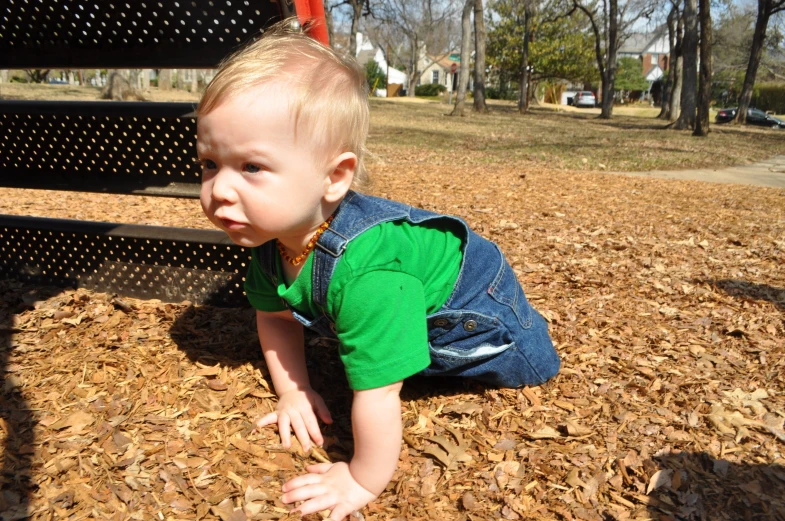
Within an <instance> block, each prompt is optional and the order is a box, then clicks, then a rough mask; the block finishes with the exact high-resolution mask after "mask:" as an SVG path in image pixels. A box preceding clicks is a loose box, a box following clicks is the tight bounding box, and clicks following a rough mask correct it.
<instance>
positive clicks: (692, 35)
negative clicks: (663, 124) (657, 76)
mask: <svg viewBox="0 0 785 521" xmlns="http://www.w3.org/2000/svg"><path fill="white" fill-rule="evenodd" d="M682 55H683V57H684V71H683V80H682V86H681V112H680V113H679V119H678V120H676V124H675V125H674V128H676V129H679V130H684V129H688V128H690V129H692V128H695V109H696V108H697V106H698V96H697V94H698V17H697V0H684V40H683V41H682Z"/></svg>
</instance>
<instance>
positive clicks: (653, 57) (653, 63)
mask: <svg viewBox="0 0 785 521" xmlns="http://www.w3.org/2000/svg"><path fill="white" fill-rule="evenodd" d="M651 64H652V65H657V55H656V54H652V55H651Z"/></svg>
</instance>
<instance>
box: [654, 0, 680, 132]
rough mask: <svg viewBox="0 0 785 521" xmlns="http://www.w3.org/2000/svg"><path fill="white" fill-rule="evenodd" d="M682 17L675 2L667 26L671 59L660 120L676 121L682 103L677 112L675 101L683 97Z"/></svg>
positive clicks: (663, 92)
mask: <svg viewBox="0 0 785 521" xmlns="http://www.w3.org/2000/svg"><path fill="white" fill-rule="evenodd" d="M680 20H681V15H680V13H679V3H678V1H674V2H672V3H671V7H670V10H669V12H668V19H667V26H668V49H670V58H669V60H668V71H667V74H666V75H665V77H664V78H663V80H662V103H661V104H660V113H659V114H658V115H657V117H658V118H660V119H666V120H668V121H674V120H675V119H676V116H675V115H676V114H678V113H679V107H681V103H678V107H677V108H676V109H675V110H672V109H673V106H674V99H679V98H680V97H681V65H682V60H681V32H680V31H681V24H680V23H679V21H680Z"/></svg>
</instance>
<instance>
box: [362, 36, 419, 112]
mask: <svg viewBox="0 0 785 521" xmlns="http://www.w3.org/2000/svg"><path fill="white" fill-rule="evenodd" d="M355 59H356V60H357V63H359V64H360V65H361V66H362V67H365V65H366V64H367V63H368V62H369V61H371V60H373V61H375V62H376V63H377V64H379V68H380V69H381V70H382V71H383V72H384V74H385V75H387V86H388V89H376V92H374V94H375V95H376V96H379V97H382V98H384V97H386V96H387V92H388V91H392V92H396V91H395V90H391V88H390V87H391V86H393V85H400V86H401V87H399V88H398V89H397V92H400V89H401V88H406V85H407V83H406V82H407V80H408V76H407V75H406V73H404V72H401V71H399V70H398V69H396V68H395V67H388V66H387V59H386V58H385V57H384V51H382V48H381V47H380V46H378V45H374V44H373V43H372V42H371V40H370V39H368V38H367V37H365V36H364V35H363V34H362V33H357V56H356V57H355Z"/></svg>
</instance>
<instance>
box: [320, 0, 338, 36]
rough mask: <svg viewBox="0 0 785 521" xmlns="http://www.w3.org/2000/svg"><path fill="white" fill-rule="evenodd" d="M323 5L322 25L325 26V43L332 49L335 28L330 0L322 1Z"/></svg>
mask: <svg viewBox="0 0 785 521" xmlns="http://www.w3.org/2000/svg"><path fill="white" fill-rule="evenodd" d="M322 2H323V5H324V23H325V25H326V26H327V43H328V44H330V47H333V45H334V40H335V27H334V25H333V5H332V3H331V2H330V0H322Z"/></svg>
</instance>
